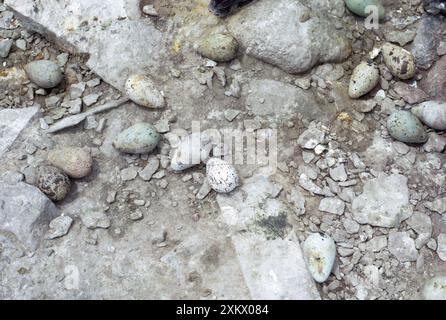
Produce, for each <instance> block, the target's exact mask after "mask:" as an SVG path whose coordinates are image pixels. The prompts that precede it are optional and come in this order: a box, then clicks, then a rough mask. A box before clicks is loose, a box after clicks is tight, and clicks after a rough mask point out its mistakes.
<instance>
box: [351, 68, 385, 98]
mask: <svg viewBox="0 0 446 320" xmlns="http://www.w3.org/2000/svg"><path fill="white" fill-rule="evenodd" d="M378 82H379V69H378V66H377V65H376V64H375V63H374V62H373V61H367V62H365V61H364V62H361V63H360V64H359V65H358V66H357V67H356V68H355V70H353V74H352V77H351V79H350V86H349V88H348V94H349V96H350V97H351V98H353V99H357V98H359V97H362V96H363V95H365V94H367V93H369V92H370V91H372V90H373V88H375V87H376V85H377V84H378Z"/></svg>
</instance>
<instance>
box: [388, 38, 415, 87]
mask: <svg viewBox="0 0 446 320" xmlns="http://www.w3.org/2000/svg"><path fill="white" fill-rule="evenodd" d="M382 54H383V57H384V62H385V64H386V66H387V68H389V70H390V72H391V73H392V74H393V75H394V76H395V77H398V78H400V79H402V80H407V79H410V78H412V77H413V76H414V75H415V70H416V65H415V58H414V56H413V55H412V53H410V52H409V51H407V50H406V49H404V48H401V47H399V46H396V45H394V44H391V43H386V44H384V45H383V47H382Z"/></svg>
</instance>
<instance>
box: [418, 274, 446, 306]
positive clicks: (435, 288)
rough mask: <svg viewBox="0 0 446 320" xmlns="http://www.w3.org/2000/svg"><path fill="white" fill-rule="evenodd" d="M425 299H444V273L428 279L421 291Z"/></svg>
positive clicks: (445, 278) (445, 280)
mask: <svg viewBox="0 0 446 320" xmlns="http://www.w3.org/2000/svg"><path fill="white" fill-rule="evenodd" d="M422 295H423V298H424V299H425V300H446V275H440V276H436V277H434V278H432V279H430V280H428V281H427V282H426V283H425V284H424V286H423V291H422Z"/></svg>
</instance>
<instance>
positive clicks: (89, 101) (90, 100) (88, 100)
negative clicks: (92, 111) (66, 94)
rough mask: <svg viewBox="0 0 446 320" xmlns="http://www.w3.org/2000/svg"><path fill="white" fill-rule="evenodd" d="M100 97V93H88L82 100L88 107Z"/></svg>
mask: <svg viewBox="0 0 446 320" xmlns="http://www.w3.org/2000/svg"><path fill="white" fill-rule="evenodd" d="M100 97H101V95H100V94H97V93H92V94H89V95H88V96H85V97H83V98H82V102H83V103H84V105H85V106H87V107H89V106H92V105H93V104H95V103H96V102H98V100H99V98H100Z"/></svg>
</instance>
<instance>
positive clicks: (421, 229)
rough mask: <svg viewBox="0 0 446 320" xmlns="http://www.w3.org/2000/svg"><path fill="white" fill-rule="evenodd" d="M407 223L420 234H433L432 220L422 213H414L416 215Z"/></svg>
mask: <svg viewBox="0 0 446 320" xmlns="http://www.w3.org/2000/svg"><path fill="white" fill-rule="evenodd" d="M406 223H407V225H408V226H409V227H411V228H412V229H413V230H415V232H416V233H418V234H423V233H427V234H429V236H430V235H431V233H432V221H431V218H430V217H429V216H428V215H427V214H424V213H422V212H418V211H417V212H414V214H413V215H412V216H411V217H410V218H409V219H407V221H406Z"/></svg>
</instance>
